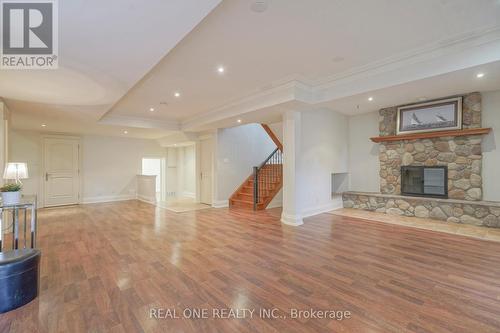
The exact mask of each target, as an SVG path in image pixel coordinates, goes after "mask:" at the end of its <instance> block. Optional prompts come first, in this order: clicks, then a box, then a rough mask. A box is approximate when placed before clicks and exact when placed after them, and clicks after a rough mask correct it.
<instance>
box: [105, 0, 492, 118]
mask: <svg viewBox="0 0 500 333" xmlns="http://www.w3.org/2000/svg"><path fill="white" fill-rule="evenodd" d="M251 3H253V1H225V2H223V3H221V5H220V6H219V7H218V8H217V9H216V10H214V11H213V12H212V13H211V14H210V15H208V17H207V18H206V19H205V20H204V21H203V22H202V23H201V24H200V25H198V26H197V28H196V29H195V30H194V31H193V32H191V33H190V34H189V35H188V36H187V37H186V38H185V39H184V40H183V41H182V42H181V43H179V45H178V46H177V47H176V48H175V49H174V50H173V51H172V52H171V53H170V54H168V55H167V56H166V57H165V58H163V59H162V61H161V62H160V63H159V64H158V65H157V66H156V67H155V68H154V69H153V71H151V72H150V73H149V74H148V75H147V76H146V77H145V78H144V79H143V80H141V81H140V82H139V83H138V84H137V85H136V86H135V87H134V88H133V89H132V90H131V91H130V92H129V93H128V94H127V95H126V96H124V98H122V99H121V100H120V102H118V103H117V104H116V105H115V106H114V107H113V109H112V110H111V111H110V112H109V113H108V114H107V117H111V118H112V117H114V116H117V115H122V116H134V117H147V118H152V119H162V120H165V119H169V120H178V121H180V122H181V123H182V122H183V121H185V120H189V119H193V118H197V117H200V115H204V114H205V113H207V112H210V111H212V110H218V108H220V107H222V106H224V105H226V104H227V103H230V102H234V101H238V100H240V99H241V98H243V97H245V96H249V95H252V94H254V93H259V92H263V91H268V90H270V89H272V88H273V87H275V86H278V85H280V83H283V82H289V81H290V80H292V79H298V80H300V81H302V82H307V83H310V84H316V83H319V82H322V81H324V79H325V78H327V77H329V76H332V75H338V74H341V73H346V72H349V71H352V70H353V69H356V68H360V67H361V66H366V65H367V64H375V63H377V62H383V61H384V60H386V59H389V58H391V57H394V56H395V55H399V54H406V53H408V52H410V51H411V52H414V53H415V52H417V51H418V50H421V49H423V48H427V47H429V45H434V44H436V43H442V44H445V43H446V42H449V41H453V40H456V39H460V38H463V37H464V36H468V35H470V34H472V33H475V32H476V33H477V32H478V31H480V32H482V31H484V30H486V29H490V28H491V27H498V26H500V5H499V4H498V2H497V1H487V0H480V1H469V0H454V1H434V0H429V1H400V0H392V1H391V0H378V1H373V0H364V1H347V0H345V1H343V0H336V1H332V0H314V1H290V0H274V1H270V2H269V7H268V10H267V11H265V12H264V13H255V12H253V11H252V10H250V5H251ZM219 64H222V65H224V66H225V67H226V68H227V73H226V74H225V75H218V74H217V73H216V71H215V68H216V66H217V65H219ZM175 91H180V92H181V93H182V96H181V98H175V97H174V96H173V93H174V92H175ZM162 101H163V102H167V103H168V106H167V107H162V108H161V110H159V112H154V113H151V112H149V111H148V110H149V108H150V107H158V106H159V103H160V102H162Z"/></svg>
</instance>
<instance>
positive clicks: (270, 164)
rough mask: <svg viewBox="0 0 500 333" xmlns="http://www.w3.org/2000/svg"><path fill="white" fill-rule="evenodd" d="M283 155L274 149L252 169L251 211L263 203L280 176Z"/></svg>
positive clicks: (277, 149)
mask: <svg viewBox="0 0 500 333" xmlns="http://www.w3.org/2000/svg"><path fill="white" fill-rule="evenodd" d="M282 168H283V155H282V152H281V150H280V149H279V148H276V149H275V150H274V151H273V152H272V153H271V155H269V157H268V158H267V159H266V160H265V161H264V162H263V163H262V164H261V165H260V166H258V167H254V168H253V209H254V210H257V206H258V205H259V204H261V203H263V202H264V200H263V199H264V197H265V196H266V194H267V192H269V190H270V189H271V186H272V184H273V183H275V182H276V181H277V180H278V179H279V178H278V177H281V174H282V172H283V171H282Z"/></svg>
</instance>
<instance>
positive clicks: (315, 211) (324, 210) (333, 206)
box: [302, 196, 343, 217]
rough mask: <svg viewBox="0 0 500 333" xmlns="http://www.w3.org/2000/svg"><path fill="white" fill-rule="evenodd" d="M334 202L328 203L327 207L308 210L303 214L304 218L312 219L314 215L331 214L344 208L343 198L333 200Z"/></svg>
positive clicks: (322, 206)
mask: <svg viewBox="0 0 500 333" xmlns="http://www.w3.org/2000/svg"><path fill="white" fill-rule="evenodd" d="M332 200H333V201H332V202H329V203H327V204H326V205H321V206H317V207H313V208H308V209H306V210H304V212H303V213H302V217H310V216H314V215H319V214H323V213H327V212H330V211H332V210H337V209H340V208H342V207H343V203H342V196H338V197H336V198H334V199H332Z"/></svg>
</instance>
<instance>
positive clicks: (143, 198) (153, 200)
mask: <svg viewBox="0 0 500 333" xmlns="http://www.w3.org/2000/svg"><path fill="white" fill-rule="evenodd" d="M136 199H137V200H139V201H142V202H147V203H150V204H152V205H156V198H153V197H146V196H143V195H137V198H136ZM125 200H128V199H125Z"/></svg>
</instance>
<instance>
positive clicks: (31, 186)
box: [9, 130, 166, 203]
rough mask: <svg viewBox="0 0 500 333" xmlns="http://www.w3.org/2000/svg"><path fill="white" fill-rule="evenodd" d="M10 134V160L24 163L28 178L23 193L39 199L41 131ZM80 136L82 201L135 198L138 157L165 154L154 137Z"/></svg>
mask: <svg viewBox="0 0 500 333" xmlns="http://www.w3.org/2000/svg"><path fill="white" fill-rule="evenodd" d="M10 138H11V139H10V140H9V150H10V160H11V161H19V162H27V163H28V169H29V174H30V179H26V180H25V181H24V182H23V184H24V190H23V191H24V193H25V194H37V195H38V197H39V199H41V197H42V193H41V192H42V186H43V183H42V172H43V170H42V167H43V166H42V146H41V133H38V132H27V131H16V130H12V131H11V132H10ZM81 140H82V141H81V142H82V156H83V161H82V170H81V173H82V197H83V200H82V201H83V202H101V201H111V200H121V199H131V198H135V196H136V176H137V175H138V174H140V173H141V162H142V158H143V157H165V153H166V150H165V148H162V147H160V145H159V144H158V143H157V142H156V141H154V140H142V139H132V138H121V137H104V136H83V137H82V139H81ZM39 201H40V200H39ZM40 203H41V202H40Z"/></svg>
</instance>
